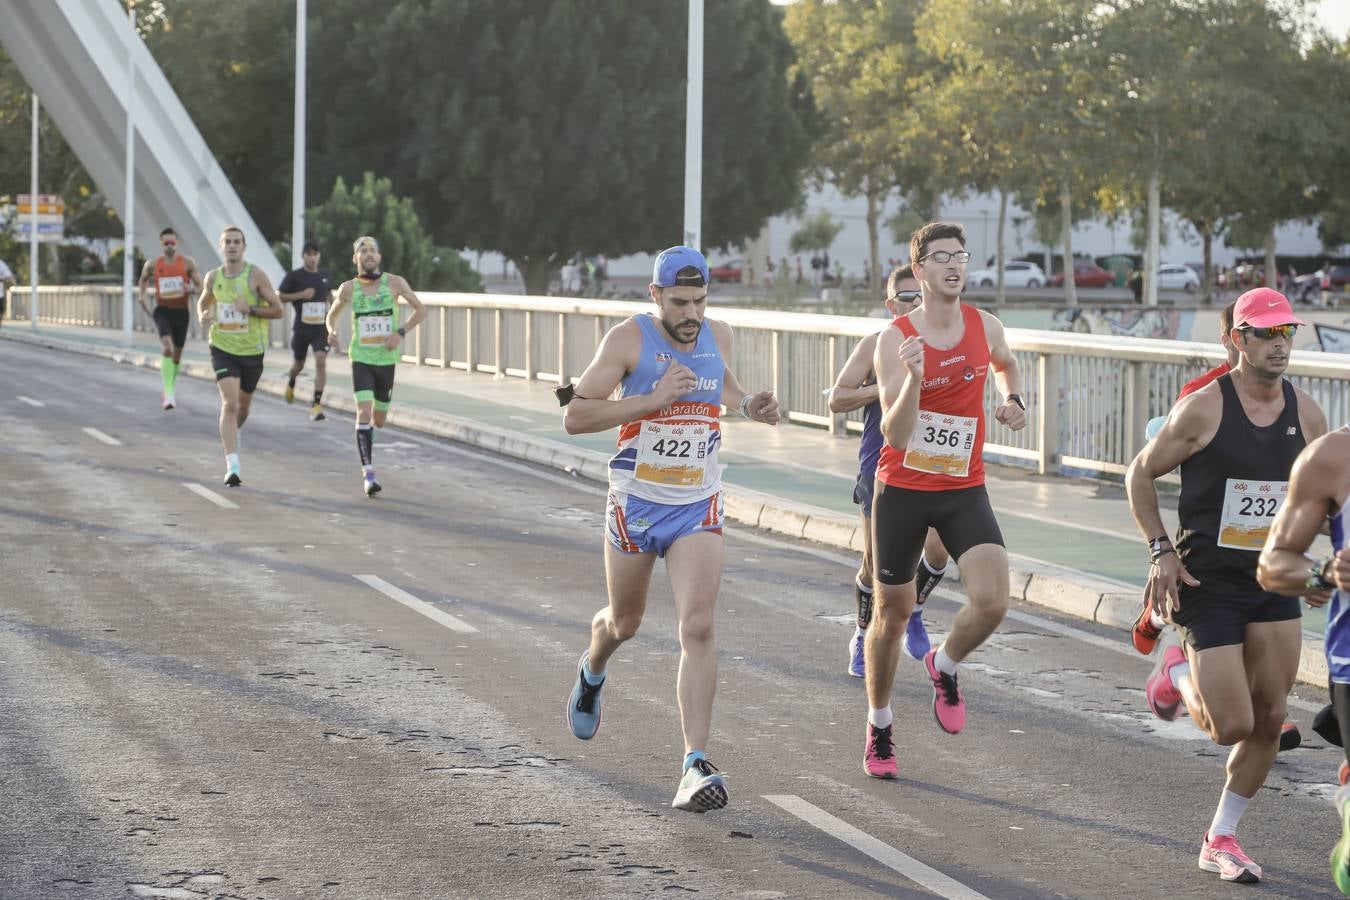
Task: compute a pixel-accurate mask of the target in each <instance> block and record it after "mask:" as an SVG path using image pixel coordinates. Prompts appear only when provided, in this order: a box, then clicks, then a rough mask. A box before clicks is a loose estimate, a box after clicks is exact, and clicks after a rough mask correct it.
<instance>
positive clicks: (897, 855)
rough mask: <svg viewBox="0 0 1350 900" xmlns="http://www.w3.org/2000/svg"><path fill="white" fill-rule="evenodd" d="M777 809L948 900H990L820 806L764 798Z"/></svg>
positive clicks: (787, 796) (788, 796) (786, 798)
mask: <svg viewBox="0 0 1350 900" xmlns="http://www.w3.org/2000/svg"><path fill="white" fill-rule="evenodd" d="M763 796H764V799H765V800H768V801H769V802H770V803H772V804H773V805H774V806H777V807H779V808H780V809H783V810H785V811H787V812H789V813H791V814H792V815H794V816H796V817H797V818H799V819H801V820H802V821H803V822H805V823H807V824H808V825H812V826H814V827H816V828H819V829H820V830H821V831H823V832H825V833H826V834H828V835H829V836H830V837H832V838H834V839H835V840H839V841H843V842H844V843H845V844H848V845H849V846H850V847H852V848H853V849H855V850H857V851H859V852H860V853H864V854H866V855H867V856H870V857H872V859H874V860H876V861H877V862H879V863H881V864H882V865H883V866H886V867H887V868H888V869H891V870H893V871H895V872H898V873H900V874H901V875H903V876H904V877H905V878H908V879H909V880H910V881H912V882H914V883H915V884H917V885H919V886H920V887H922V888H925V889H927V890H929V891H932V892H933V893H934V894H937V895H938V896H939V897H945V898H947V900H989V898H988V897H986V896H985V895H984V894H981V893H980V892H979V891H975V890H972V889H971V888H968V887H966V886H965V885H964V884H962V883H961V882H959V881H957V880H956V879H955V878H952V877H950V876H948V875H944V874H943V873H941V872H939V871H938V870H937V869H934V868H933V867H932V866H930V865H927V864H926V863H921V862H919V861H918V860H917V859H915V858H914V857H912V856H909V855H908V854H905V853H901V852H900V851H899V850H897V849H895V848H894V847H892V846H891V845H890V844H887V843H885V842H884V841H881V840H878V839H877V838H874V837H872V836H871V835H870V834H868V833H867V832H865V831H862V830H860V829H857V828H854V827H853V826H852V825H850V824H848V823H847V822H845V821H844V820H843V819H839V818H836V817H834V816H832V815H830V814H829V813H827V812H826V811H825V810H823V809H821V808H820V807H818V806H813V805H812V804H810V803H808V802H806V801H805V800H803V799H802V798H801V797H798V796H796V795H794V794H765V795H763Z"/></svg>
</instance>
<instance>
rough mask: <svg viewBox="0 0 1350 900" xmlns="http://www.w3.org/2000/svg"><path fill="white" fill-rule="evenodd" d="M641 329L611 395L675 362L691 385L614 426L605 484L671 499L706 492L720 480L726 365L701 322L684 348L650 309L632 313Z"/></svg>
mask: <svg viewBox="0 0 1350 900" xmlns="http://www.w3.org/2000/svg"><path fill="white" fill-rule="evenodd" d="M633 321H635V322H637V325H638V328H639V329H640V330H641V331H642V350H641V352H640V354H639V356H638V363H637V366H636V368H634V369H633V371H632V372H630V373H629V374H628V375H627V376H626V377H625V378H624V379H623V381H622V382H620V384H619V398H620V399H622V398H624V397H633V396H636V395H638V394H650V393H651V392H652V390H653V389H654V388H655V387H656V383H657V382H658V381H660V380H661V376H662V375H664V374H665V372H666V370H667V369H668V368H670V366H671V364H672V363H675V362H678V363H681V364H682V365H685V366H687V367H688V368H689V369H691V370H692V371H693V373H694V377H695V378H696V379H697V380H696V383H695V386H694V390H693V391H691V392H690V393H688V394H685V395H683V396H682V397H680V399H679V400H677V401H676V402H675V403H673V404H671V405H670V406H668V407H666V408H665V409H660V410H657V411H656V412H654V413H651V414H650V415H648V416H646V417H644V418H642V419H638V420H636V421H633V422H626V423H624V424H623V425H622V426H620V428H619V450H618V452H617V453H615V454H614V456H613V457H611V458H610V461H609V487H610V490H611V491H614V492H619V493H625V494H631V495H633V496H635V497H642V498H643V499H645V500H650V501H652V502H654V503H666V504H670V505H672V506H678V505H683V504H686V503H697V502H698V501H700V500H706V499H708V498H709V497H711V496H712V495H713V494H715V493H717V492H718V491H719V490H721V488H722V467H721V466H720V465H718V462H717V449H718V447H720V446H721V443H722V431H721V416H722V379H723V378H724V377H725V376H726V365H725V363H724V362H723V361H722V352H721V351H720V350H719V349H718V348H717V338H716V337H715V336H714V335H713V330H712V328H711V326H710V325H709V324H708V323H707V322H704V325H703V328H702V329H701V330H700V331H699V333H698V340H697V341H696V342H695V344H694V348H693V349H692V350H690V351H688V352H686V351H683V350H680V349H678V348H677V347H676V346H675V345H674V344H672V343H671V342H670V339H669V337H667V335H666V331H665V328H664V327H663V326H662V325H661V322H660V320H659V319H657V318H656V317H655V316H652V315H648V314H644V315H637V316H634V317H633Z"/></svg>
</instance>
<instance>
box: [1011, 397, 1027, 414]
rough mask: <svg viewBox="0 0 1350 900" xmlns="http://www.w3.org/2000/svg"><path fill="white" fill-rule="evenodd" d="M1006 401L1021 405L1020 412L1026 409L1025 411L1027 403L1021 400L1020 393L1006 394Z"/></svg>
mask: <svg viewBox="0 0 1350 900" xmlns="http://www.w3.org/2000/svg"><path fill="white" fill-rule="evenodd" d="M1008 402H1009V403H1016V404H1017V405H1018V406H1019V407H1021V409H1022V412H1026V411H1027V405H1026V404H1025V403H1023V402H1022V395H1021V394H1009V395H1008Z"/></svg>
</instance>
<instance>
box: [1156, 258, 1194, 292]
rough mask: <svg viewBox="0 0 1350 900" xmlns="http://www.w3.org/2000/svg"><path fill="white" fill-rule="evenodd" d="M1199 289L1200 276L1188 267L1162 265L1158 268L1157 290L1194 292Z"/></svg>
mask: <svg viewBox="0 0 1350 900" xmlns="http://www.w3.org/2000/svg"><path fill="white" fill-rule="evenodd" d="M1199 287H1200V276H1199V274H1197V273H1196V271H1195V270H1194V269H1192V268H1191V267H1190V266H1184V265H1181V264H1180V263H1163V264H1162V265H1161V266H1159V267H1158V290H1160V291H1194V290H1196V289H1197V288H1199Z"/></svg>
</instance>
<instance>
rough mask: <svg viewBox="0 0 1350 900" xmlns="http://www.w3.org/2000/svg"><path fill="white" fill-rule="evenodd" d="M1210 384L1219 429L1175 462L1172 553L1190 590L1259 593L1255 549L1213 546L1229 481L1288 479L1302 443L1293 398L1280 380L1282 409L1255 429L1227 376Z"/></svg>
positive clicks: (1290, 387)
mask: <svg viewBox="0 0 1350 900" xmlns="http://www.w3.org/2000/svg"><path fill="white" fill-rule="evenodd" d="M1216 383H1217V384H1218V385H1219V391H1220V393H1221V394H1222V395H1223V414H1222V417H1221V418H1220V420H1219V430H1218V431H1216V432H1215V433H1214V438H1213V439H1212V440H1211V441H1210V442H1209V444H1208V445H1206V446H1205V447H1204V448H1203V449H1201V450H1200V451H1199V452H1198V453H1196V454H1195V455H1194V456H1192V457H1190V458H1189V459H1187V460H1186V461H1185V462H1183V463H1182V464H1181V502H1180V503H1179V504H1178V506H1177V512H1178V514H1179V516H1180V519H1181V528H1180V529H1179V530H1178V532H1177V551H1178V553H1179V554H1180V556H1181V561H1182V562H1183V563H1184V564H1185V566H1186V568H1187V570H1188V571H1189V572H1190V573H1191V574H1192V575H1194V576H1195V577H1196V578H1197V579H1199V580H1200V582H1201V586H1200V587H1199V588H1195V589H1194V590H1196V591H1199V592H1202V593H1210V592H1212V590H1213V589H1214V588H1215V587H1216V586H1217V587H1221V588H1230V589H1231V588H1238V589H1241V590H1243V591H1244V592H1251V591H1260V590H1261V589H1260V587H1259V586H1258V585H1257V583H1256V561H1257V558H1258V557H1259V556H1260V551H1261V548H1260V547H1255V548H1253V549H1250V550H1239V549H1235V548H1232V547H1220V546H1219V543H1218V537H1219V520H1220V518H1221V515H1222V512H1223V502H1224V494H1225V492H1226V490H1227V486H1228V481H1229V479H1234V480H1241V481H1288V480H1289V473H1290V472H1291V471H1292V470H1293V468H1294V460H1295V459H1296V458H1297V457H1298V454H1299V452H1300V451H1301V450H1302V449H1303V446H1304V443H1305V441H1304V438H1303V428H1302V427H1301V426H1300V425H1299V421H1298V395H1297V394H1295V393H1294V387H1293V385H1291V384H1290V383H1289V381H1288V380H1282V381H1281V386H1282V387H1283V389H1284V409H1283V410H1282V411H1281V412H1280V416H1279V418H1277V419H1276V420H1275V422H1274V423H1273V424H1271V425H1267V426H1266V427H1264V428H1260V427H1258V426H1256V425H1253V424H1252V421H1251V419H1249V418H1247V413H1246V411H1245V410H1244V409H1243V408H1242V401H1241V400H1240V399H1238V395H1237V389H1236V388H1234V387H1233V376H1232V375H1223V376H1221V377H1219V378H1218V379H1216ZM1271 512H1272V514H1273V509H1272V510H1271ZM1268 521H1273V518H1270V519H1268ZM1184 587H1185V585H1184V583H1183V588H1184Z"/></svg>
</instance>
